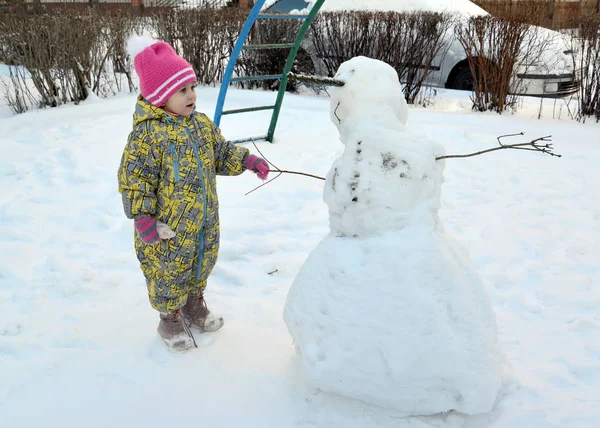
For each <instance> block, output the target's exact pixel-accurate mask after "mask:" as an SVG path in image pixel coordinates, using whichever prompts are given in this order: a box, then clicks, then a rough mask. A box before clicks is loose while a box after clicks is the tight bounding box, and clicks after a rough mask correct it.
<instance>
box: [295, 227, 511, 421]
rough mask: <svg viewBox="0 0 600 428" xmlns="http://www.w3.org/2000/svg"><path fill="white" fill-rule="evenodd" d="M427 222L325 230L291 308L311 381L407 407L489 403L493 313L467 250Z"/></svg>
mask: <svg viewBox="0 0 600 428" xmlns="http://www.w3.org/2000/svg"><path fill="white" fill-rule="evenodd" d="M423 232H424V230H422V229H420V228H419V227H407V228H406V229H403V230H402V231H398V232H393V233H387V234H386V235H384V236H383V237H382V236H378V237H374V238H368V239H358V238H337V237H333V236H328V237H326V238H325V239H324V240H323V241H322V242H321V243H320V244H319V245H318V246H317V248H315V250H314V251H313V252H312V253H311V255H310V257H309V258H308V260H307V261H306V263H305V265H304V266H303V267H302V269H301V270H300V272H299V274H298V276H297V278H296V280H295V282H294V284H293V285H292V288H291V289H290V293H289V295H288V299H287V302H286V306H285V311H284V319H285V322H286V324H287V326H288V329H289V331H290V333H291V335H292V337H293V338H294V341H295V343H296V346H297V350H298V351H299V352H298V354H299V357H300V359H301V361H302V367H303V371H304V374H305V376H306V378H307V381H308V382H309V383H310V384H311V385H313V386H315V387H317V388H319V389H322V390H324V391H329V392H334V393H338V394H341V395H345V396H348V397H352V398H356V399H359V400H362V401H366V402H369V403H372V404H376V405H378V406H382V407H389V408H393V409H395V410H398V411H400V412H402V413H403V414H406V415H432V414H437V413H443V412H448V411H452V410H455V411H459V412H462V413H467V414H478V413H484V412H487V411H489V410H490V409H491V408H492V406H493V403H494V401H495V399H496V395H497V393H498V390H499V388H500V383H501V375H500V365H499V362H498V358H497V354H496V330H495V317H494V314H493V311H492V309H491V306H490V303H489V301H488V298H487V296H486V294H485V291H484V287H483V284H482V283H481V281H480V279H479V277H478V276H477V274H476V273H475V272H474V270H473V269H472V267H471V265H470V263H469V261H468V258H467V257H466V256H465V255H464V254H463V253H462V251H461V250H460V249H459V248H458V247H457V246H456V245H455V244H452V243H450V242H449V241H448V239H447V238H446V237H445V236H444V235H443V234H441V233H431V232H429V233H423Z"/></svg>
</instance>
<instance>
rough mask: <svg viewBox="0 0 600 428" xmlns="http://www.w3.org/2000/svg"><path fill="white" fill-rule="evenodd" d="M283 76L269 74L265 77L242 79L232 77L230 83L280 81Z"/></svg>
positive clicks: (245, 77) (246, 77)
mask: <svg viewBox="0 0 600 428" xmlns="http://www.w3.org/2000/svg"><path fill="white" fill-rule="evenodd" d="M282 78H283V74H270V75H267V76H244V77H234V78H233V79H231V81H232V82H245V81H249V80H278V79H282Z"/></svg>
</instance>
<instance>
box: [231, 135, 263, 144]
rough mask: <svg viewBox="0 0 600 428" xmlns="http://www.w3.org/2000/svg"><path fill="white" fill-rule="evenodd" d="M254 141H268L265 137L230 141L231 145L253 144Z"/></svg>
mask: <svg viewBox="0 0 600 428" xmlns="http://www.w3.org/2000/svg"><path fill="white" fill-rule="evenodd" d="M255 141H268V140H267V136H266V135H265V136H264V137H252V138H241V139H239V140H232V141H230V142H231V143H233V144H243V143H253V142H255Z"/></svg>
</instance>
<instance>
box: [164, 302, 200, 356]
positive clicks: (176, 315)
mask: <svg viewBox="0 0 600 428" xmlns="http://www.w3.org/2000/svg"><path fill="white" fill-rule="evenodd" d="M156 330H157V331H158V334H159V335H160V337H161V338H162V340H164V341H165V343H166V344H167V346H168V347H169V349H173V350H176V351H187V350H188V349H190V348H193V347H197V345H196V341H195V340H194V336H193V335H192V332H191V331H190V329H189V328H188V326H187V325H186V323H185V320H184V319H183V317H182V316H181V313H180V312H179V311H175V312H170V313H162V312H161V313H160V322H159V323H158V328H157V329H156Z"/></svg>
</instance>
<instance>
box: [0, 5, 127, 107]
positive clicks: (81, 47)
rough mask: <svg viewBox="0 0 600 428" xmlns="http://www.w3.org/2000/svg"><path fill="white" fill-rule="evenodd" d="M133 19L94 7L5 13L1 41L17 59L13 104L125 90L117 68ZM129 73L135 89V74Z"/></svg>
mask: <svg viewBox="0 0 600 428" xmlns="http://www.w3.org/2000/svg"><path fill="white" fill-rule="evenodd" d="M130 24H131V19H130V18H129V17H128V16H127V15H123V14H121V15H109V14H103V13H99V12H98V11H96V10H95V9H91V8H90V9H88V10H85V11H83V12H82V11H72V10H69V9H65V10H62V11H56V12H53V13H32V14H14V15H13V14H11V16H9V17H5V19H4V20H3V21H2V32H1V33H0V44H1V45H2V46H4V47H5V52H9V56H10V60H11V61H10V63H9V64H12V66H11V70H10V76H9V77H10V84H9V85H8V87H6V88H5V96H6V98H7V101H8V102H9V106H11V108H12V109H13V111H15V112H22V111H24V110H26V109H28V108H30V107H31V106H32V105H38V106H39V107H56V106H58V105H61V104H65V103H68V102H75V103H78V102H80V101H83V100H85V99H86V98H87V97H88V95H89V93H90V91H92V92H94V93H95V94H96V95H98V96H107V95H109V94H114V93H116V92H118V91H120V90H121V81H120V76H117V74H115V73H114V71H115V66H116V65H117V64H121V65H123V64H124V63H125V59H124V58H125V57H124V41H125V38H126V35H127V34H128V33H129V28H130ZM22 68H24V69H26V70H27V73H24V72H23V70H22ZM125 73H126V75H127V77H128V81H129V86H130V89H131V87H132V83H131V75H130V74H129V73H128V72H127V70H125ZM30 84H31V85H33V87H34V88H35V92H36V94H34V93H33V92H32V91H31V89H30ZM17 100H18V102H17Z"/></svg>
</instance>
